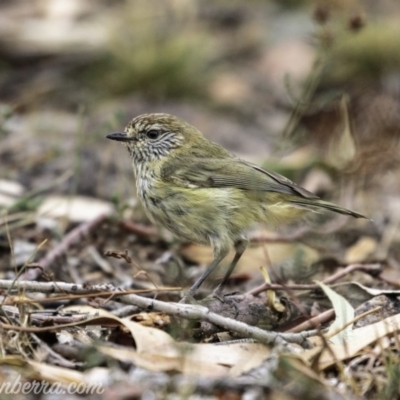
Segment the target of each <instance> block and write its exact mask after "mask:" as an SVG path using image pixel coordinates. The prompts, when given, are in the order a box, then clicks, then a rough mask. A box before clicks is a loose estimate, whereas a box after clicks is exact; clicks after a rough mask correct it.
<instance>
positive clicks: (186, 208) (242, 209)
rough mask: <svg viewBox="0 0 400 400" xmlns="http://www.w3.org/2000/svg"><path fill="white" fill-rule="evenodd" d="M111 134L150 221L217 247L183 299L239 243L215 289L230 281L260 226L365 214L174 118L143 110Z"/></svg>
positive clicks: (181, 236) (188, 237)
mask: <svg viewBox="0 0 400 400" xmlns="http://www.w3.org/2000/svg"><path fill="white" fill-rule="evenodd" d="M107 138H108V139H112V140H117V141H120V142H123V143H125V144H126V147H127V149H128V151H129V154H130V156H131V157H132V166H133V171H134V174H135V177H136V189H137V193H138V196H139V198H140V200H141V202H142V203H143V206H144V209H145V210H146V213H147V215H148V216H149V218H150V219H151V220H152V221H153V222H158V223H160V224H161V225H163V226H164V227H166V228H167V229H168V230H170V231H171V232H172V233H174V234H175V235H176V236H178V237H179V238H182V239H184V240H187V241H191V242H194V243H198V244H207V245H208V244H210V245H211V246H212V247H213V249H214V256H215V258H214V260H213V262H212V263H211V264H210V265H209V267H208V268H207V269H206V271H205V272H204V273H203V274H202V276H201V277H200V278H199V279H198V280H197V281H196V282H195V283H194V285H193V286H192V287H191V288H190V289H189V292H187V294H186V296H185V298H190V297H192V296H193V295H194V294H195V293H196V291H197V290H198V288H199V287H200V285H201V284H202V283H203V282H204V281H205V279H206V278H207V277H208V276H209V274H210V273H211V272H212V271H213V270H214V269H215V267H216V266H217V265H218V264H219V263H220V262H221V260H222V259H223V258H224V257H225V256H226V255H227V254H228V252H229V250H230V249H231V248H232V247H234V248H235V250H236V253H235V256H234V258H233V261H232V263H231V264H230V266H229V268H228V270H227V272H226V274H225V276H224V278H223V280H222V283H221V284H220V285H219V286H218V288H217V289H216V290H217V291H218V290H219V288H221V287H222V286H223V285H224V283H225V282H226V281H227V279H228V278H229V276H230V275H231V273H232V271H233V270H234V268H235V266H236V264H237V262H238V261H239V259H240V257H241V256H242V254H243V253H244V251H245V249H246V246H247V244H248V241H249V239H248V235H249V232H250V231H251V230H252V228H254V227H255V226H256V225H257V224H259V223H262V222H264V223H266V224H267V225H268V226H270V227H277V226H281V225H288V224H290V223H293V222H295V221H297V220H299V219H301V218H302V217H303V216H304V215H305V214H307V213H308V212H310V211H315V210H318V209H325V210H329V211H333V212H336V213H339V214H345V215H351V216H352V217H355V218H366V217H365V216H363V215H361V214H359V213H357V212H354V211H350V210H347V209H345V208H341V207H338V206H336V205H334V204H332V203H328V202H326V201H323V200H320V199H319V198H318V197H317V196H316V195H315V194H313V193H311V192H309V191H307V190H306V189H303V188H302V187H300V186H298V185H296V184H295V183H293V182H292V181H290V180H289V179H287V178H285V177H283V176H282V175H279V174H277V173H275V172H271V171H267V170H265V169H263V168H261V167H259V166H257V165H255V164H252V163H250V162H248V161H245V160H242V159H240V158H238V157H237V156H235V155H234V154H232V153H230V152H229V151H228V150H226V149H225V148H223V147H221V146H220V145H218V144H216V143H213V142H211V141H209V140H208V139H206V138H205V137H204V136H203V135H202V134H201V133H200V132H199V131H198V130H197V129H196V128H195V127H193V126H191V125H189V124H188V123H187V122H185V121H183V120H181V119H179V118H177V117H175V116H173V115H169V114H143V115H140V116H138V117H136V118H134V119H133V120H131V121H130V122H129V124H128V125H127V126H126V128H125V130H124V132H123V133H111V134H109V135H107Z"/></svg>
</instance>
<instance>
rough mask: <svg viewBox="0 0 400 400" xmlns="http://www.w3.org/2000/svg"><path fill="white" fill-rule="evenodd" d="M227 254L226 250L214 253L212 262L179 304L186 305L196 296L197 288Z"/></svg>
mask: <svg viewBox="0 0 400 400" xmlns="http://www.w3.org/2000/svg"><path fill="white" fill-rule="evenodd" d="M228 252H229V250H228V249H220V250H219V251H216V253H215V259H214V261H213V262H212V263H211V264H210V265H209V266H208V268H207V269H206V270H205V271H204V272H203V275H201V276H200V278H199V279H197V281H196V282H195V283H194V284H193V286H192V287H191V288H190V289H189V290H188V291H187V292H186V293H185V295H184V296H183V298H182V300H181V301H180V303H187V302H190V300H192V299H193V296H194V295H195V294H196V292H197V290H198V289H199V287H200V286H201V285H202V284H203V282H204V281H205V280H206V279H207V277H208V275H210V274H211V272H213V270H214V269H215V268H216V267H217V265H218V264H219V263H220V262H221V261H222V260H223V259H224V258H225V257H226V255H227V254H228Z"/></svg>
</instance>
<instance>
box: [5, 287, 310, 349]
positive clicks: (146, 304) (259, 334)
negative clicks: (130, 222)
mask: <svg viewBox="0 0 400 400" xmlns="http://www.w3.org/2000/svg"><path fill="white" fill-rule="evenodd" d="M12 284H14V286H13V288H14V289H18V290H23V291H25V292H38V291H40V292H42V293H59V292H60V291H61V290H62V291H64V292H66V291H67V292H68V290H67V289H68V287H69V289H70V292H71V293H74V294H77V293H84V292H86V293H87V291H88V290H90V291H92V293H93V292H94V291H96V290H98V291H100V289H103V290H104V288H105V287H107V290H110V291H111V290H113V291H115V293H114V297H113V300H114V301H120V302H121V303H124V304H130V305H134V306H137V307H139V308H141V309H144V310H146V311H158V312H164V313H166V314H168V315H174V316H176V317H181V318H185V319H190V320H201V321H206V322H209V323H211V324H213V325H217V326H219V327H221V328H223V329H226V330H229V331H232V332H235V333H237V334H239V335H240V336H242V337H250V338H253V339H256V340H258V341H259V342H260V343H264V344H268V345H272V344H275V343H276V344H279V343H283V344H285V343H297V344H299V345H301V346H303V347H310V343H309V342H308V341H307V338H308V337H310V336H312V335H313V334H314V332H312V333H311V334H310V333H308V332H303V333H280V332H269V331H265V330H263V329H260V328H257V327H254V326H249V325H247V324H245V323H243V322H239V321H235V320H233V319H230V318H225V317H221V316H220V315H218V314H215V313H212V312H210V311H209V310H208V309H207V308H206V307H203V306H199V305H189V304H178V303H166V302H163V301H159V300H153V299H147V298H144V297H140V296H137V295H134V294H128V295H121V293H120V291H119V290H118V288H114V287H112V286H111V285H98V286H91V287H89V288H88V287H87V286H84V285H76V284H67V283H65V282H29V281H20V282H13V281H6V280H0V288H3V289H6V288H8V287H10V286H11V285H12ZM99 286H100V287H99ZM0 327H3V328H4V329H13V326H12V325H11V326H10V325H9V324H0ZM55 328H56V327H54V326H53V327H51V329H53V330H54V329H55ZM14 329H15V330H21V329H22V327H18V326H15V327H14ZM23 329H24V330H25V331H29V329H30V328H29V327H23ZM32 329H33V328H32ZM42 330H43V328H40V330H38V328H36V329H35V330H33V331H34V332H39V331H42Z"/></svg>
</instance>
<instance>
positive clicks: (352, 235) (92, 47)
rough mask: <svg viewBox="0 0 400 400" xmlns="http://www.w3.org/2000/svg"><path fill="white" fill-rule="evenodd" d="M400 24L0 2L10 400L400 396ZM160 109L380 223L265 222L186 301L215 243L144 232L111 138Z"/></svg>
mask: <svg viewBox="0 0 400 400" xmlns="http://www.w3.org/2000/svg"><path fill="white" fill-rule="evenodd" d="M399 26H400V7H399V5H398V4H397V1H396V0H385V1H381V2H379V3H377V2H370V1H365V2H361V1H357V0H354V1H351V2H344V1H340V0H330V1H328V2H327V1H322V0H321V1H319V0H315V1H300V2H293V1H289V0H287V1H281V2H277V1H261V0H252V1H224V0H218V1H211V0H204V1H185V0H166V1H159V0H151V1H144V0H143V1H142V0H139V1H122V0H117V1H107V0H101V1H97V2H90V1H82V0H81V1H80V0H69V1H63V0H14V1H3V2H1V4H0V160H1V164H0V165H1V170H0V212H1V214H0V289H1V291H2V292H1V300H2V304H1V316H0V350H1V354H0V357H1V363H0V364H1V365H0V371H1V377H0V394H1V395H13V396H15V398H26V397H28V398H30V397H32V398H33V396H34V395H35V392H34V388H35V385H37V388H38V389H37V390H38V393H40V394H41V396H42V397H43V398H51V397H52V396H54V394H63V395H68V396H69V397H70V398H75V397H76V398H78V396H82V395H84V396H91V398H98V399H107V398H112V397H114V398H115V397H117V398H127V399H128V398H134V399H148V398H149V399H164V398H165V399H180V398H183V399H199V398H200V399H241V398H243V399H259V398H260V399H263V398H271V399H352V398H354V399H357V398H363V399H364V398H366V399H388V400H389V399H395V398H398V396H399V394H400V391H399V387H398V377H399V375H400V369H399V362H398V361H399V360H398V347H399V346H398V338H399V337H398V332H399V326H400V325H399V323H400V316H399V313H397V311H398V308H399V304H400V303H399V300H398V295H399V292H398V291H399V287H400V230H399V223H400V214H399V209H400V186H399V179H400V168H399V165H400V164H399V161H400V159H399V158H400V156H399V154H400V29H399ZM151 112H163V113H169V114H173V115H176V116H178V117H180V118H182V119H184V120H186V121H188V122H189V123H191V124H192V125H194V126H196V127H197V128H198V129H199V130H200V131H201V132H203V134H204V135H205V136H206V137H207V138H208V139H210V140H212V141H214V142H216V143H219V144H221V145H222V146H224V147H226V148H227V149H229V150H230V151H232V152H233V153H235V154H237V155H238V156H240V157H241V158H244V159H246V160H249V161H251V162H253V163H256V164H258V165H262V166H263V167H265V168H268V169H270V170H273V171H275V172H278V173H280V174H283V175H284V176H286V177H288V178H289V179H291V180H293V181H294V182H296V183H297V184H299V185H301V186H302V187H304V188H306V189H307V190H309V191H312V192H313V193H315V194H317V195H318V196H320V197H321V198H323V199H324V200H327V201H331V202H334V203H335V204H338V205H340V206H342V207H346V208H349V209H351V210H355V211H357V212H360V213H362V214H363V215H366V216H367V217H368V218H370V220H369V219H353V218H350V217H346V216H342V215H327V216H319V215H316V216H315V218H314V219H313V221H311V220H310V221H309V222H308V223H307V224H304V223H301V224H298V225H296V226H290V227H289V228H287V227H286V228H285V227H271V226H264V225H260V226H259V227H257V229H255V230H254V232H253V233H252V236H251V244H250V246H249V248H248V249H247V250H246V252H245V253H244V256H243V257H242V258H241V260H240V262H239V264H238V266H237V268H236V269H235V271H234V273H233V275H232V276H231V278H230V279H229V282H228V284H227V286H226V287H225V288H224V291H223V294H222V295H221V297H217V298H216V297H207V296H208V295H209V294H210V293H211V292H212V290H213V289H215V287H216V286H217V284H218V282H219V281H220V279H221V278H222V276H223V274H224V270H225V269H226V268H227V266H228V265H229V262H230V260H231V258H232V256H233V252H232V253H231V254H230V255H229V257H227V258H226V259H225V260H224V261H223V262H222V263H221V265H220V267H219V269H218V271H217V272H216V273H214V274H213V275H212V276H211V277H210V279H208V280H207V281H206V284H205V285H204V286H202V288H201V290H200V291H199V293H198V296H197V301H198V303H197V304H181V303H178V302H179V300H180V299H181V298H182V295H183V293H184V292H185V290H187V288H189V287H190V285H191V284H193V282H194V281H195V280H196V279H197V278H198V277H199V276H200V275H201V273H202V271H204V269H205V267H206V266H207V265H208V264H210V262H211V261H212V260H213V252H212V248H211V247H207V246H203V245H199V244H196V243H188V242H183V241H181V240H179V239H177V238H175V237H174V236H173V235H172V234H171V233H170V232H169V231H168V230H166V229H165V228H162V227H160V226H157V225H154V224H152V222H150V221H149V219H148V218H147V217H146V215H145V213H144V210H143V208H142V205H141V204H140V202H139V201H138V199H137V195H136V189H135V180H134V175H133V172H132V166H131V160H130V158H129V154H128V152H127V151H126V149H125V148H124V147H123V146H121V145H120V144H117V143H115V142H111V141H109V140H107V139H106V138H105V136H106V135H107V134H109V133H111V132H118V131H122V130H123V129H124V127H125V125H126V124H127V123H128V122H129V120H130V119H132V118H133V117H135V116H138V115H140V114H143V113H151ZM397 320H399V321H397ZM18 384H19V386H18ZM24 384H26V385H27V386H26V388H27V390H26V392H23V389H22V385H24ZM46 385H47V386H46ZM96 385H97V386H96ZM78 388H79V389H80V390H81V392H80V393H79V391H78ZM56 389H59V390H61V392H59V393H57V392H56ZM91 390H92V392H90V391H91Z"/></svg>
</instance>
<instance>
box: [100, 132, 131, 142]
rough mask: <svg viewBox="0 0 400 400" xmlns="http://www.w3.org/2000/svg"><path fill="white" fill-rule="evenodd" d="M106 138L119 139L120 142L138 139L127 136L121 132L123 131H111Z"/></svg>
mask: <svg viewBox="0 0 400 400" xmlns="http://www.w3.org/2000/svg"><path fill="white" fill-rule="evenodd" d="M106 138H107V139H111V140H117V141H118V142H131V141H136V138H134V137H132V136H127V134H126V133H121V132H115V133H110V134H109V135H107V136H106Z"/></svg>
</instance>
